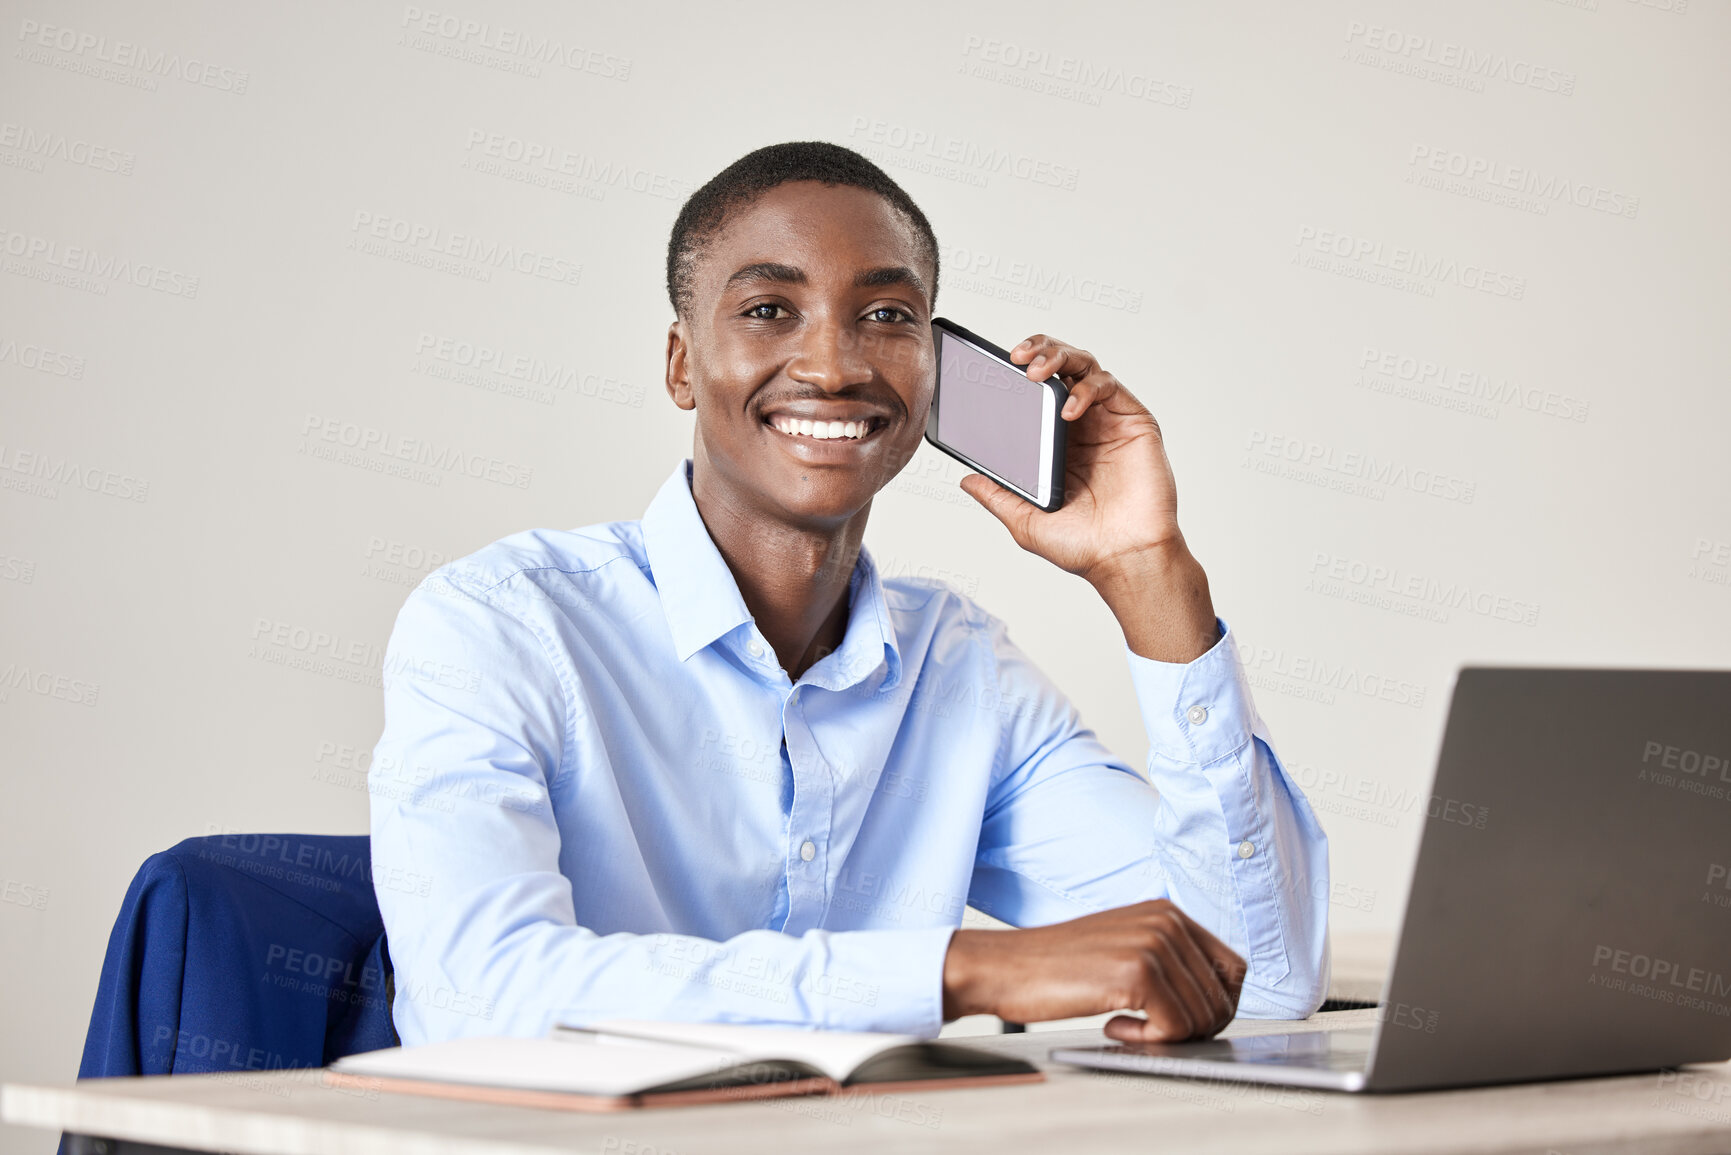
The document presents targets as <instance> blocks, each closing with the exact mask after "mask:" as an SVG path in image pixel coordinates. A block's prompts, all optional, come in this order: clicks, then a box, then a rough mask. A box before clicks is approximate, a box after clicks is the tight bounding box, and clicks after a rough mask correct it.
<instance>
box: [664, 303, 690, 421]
mask: <svg viewBox="0 0 1731 1155" xmlns="http://www.w3.org/2000/svg"><path fill="white" fill-rule="evenodd" d="M690 351H691V343H690V342H689V341H688V340H687V339H686V329H685V322H684V321H675V322H673V324H671V325H669V326H667V395H668V396H669V397H671V398H673V403H674V404H675V405H677V406H679V407H680V408H681V409H695V408H697V402H696V400H694V399H693V398H692V396H691V373H690V360H689V357H688V354H689V353H690Z"/></svg>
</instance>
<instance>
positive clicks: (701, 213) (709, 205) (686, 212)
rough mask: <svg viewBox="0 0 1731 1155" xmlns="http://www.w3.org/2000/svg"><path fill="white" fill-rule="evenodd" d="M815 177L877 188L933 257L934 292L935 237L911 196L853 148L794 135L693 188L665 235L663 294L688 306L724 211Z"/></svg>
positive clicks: (934, 291)
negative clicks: (700, 265) (700, 262)
mask: <svg viewBox="0 0 1731 1155" xmlns="http://www.w3.org/2000/svg"><path fill="white" fill-rule="evenodd" d="M795 180H815V181H821V182H823V183H824V184H827V185H848V186H851V187H853V188H861V189H865V190H866V191H867V192H874V193H877V194H878V195H879V196H881V197H883V198H884V199H885V200H887V201H889V202H890V205H891V207H893V208H894V209H895V210H896V211H897V212H899V213H901V215H902V216H903V217H904V218H905V219H906V220H907V222H908V223H909V224H911V225H912V226H913V227H914V233H915V234H916V236H917V237H918V239H919V244H920V249H921V255H922V256H924V257H925V258H926V259H927V260H929V261H931V263H932V284H931V297H932V300H933V301H936V300H937V296H938V238H937V234H935V233H933V232H932V226H931V222H930V221H928V220H926V214H925V213H922V212H921V211H920V206H918V205H916V204H915V203H914V201H913V198H912V197H910V196H908V194H907V193H906V192H904V191H902V186H901V185H899V184H897V183H896V182H895V181H894V180H892V179H890V175H889V174H888V173H886V172H885V171H884V170H883V169H881V168H879V167H878V166H877V165H875V164H873V163H872V162H871V161H870V160H868V159H866V158H865V157H863V156H861V155H860V154H859V153H857V152H855V151H854V150H853V149H851V148H844V147H843V146H841V145H839V144H830V143H829V142H828V141H823V140H795V141H788V142H787V143H785V144H771V145H767V146H765V147H763V148H760V149H758V150H756V151H755V152H748V153H746V154H745V155H744V156H742V157H740V158H739V159H738V160H736V161H734V162H733V163H732V164H730V165H728V166H727V167H726V168H724V169H722V170H721V171H720V172H718V173H716V174H715V175H714V176H713V177H711V178H710V179H709V183H707V184H705V185H704V186H703V187H702V188H700V189H698V190H697V191H696V192H694V193H692V194H691V196H690V198H689V199H688V200H686V202H685V206H684V207H683V208H681V209H680V210H679V216H677V217H676V218H674V221H673V235H672V236H671V237H669V238H668V241H667V299H668V300H669V301H671V302H672V303H673V311H674V312H675V313H677V314H679V315H680V316H681V317H683V316H685V315H686V312H687V310H688V309H689V308H690V307H691V292H692V288H691V281H692V277H693V275H694V274H695V273H696V270H697V262H698V260H699V259H700V258H701V257H702V256H703V250H704V249H705V247H707V245H708V244H709V242H710V241H711V240H713V239H714V237H715V235H716V234H717V233H719V232H720V231H721V227H722V226H723V225H724V224H726V223H727V218H728V216H729V215H730V214H731V213H732V212H733V211H734V210H735V209H739V208H743V207H744V206H746V205H748V204H750V203H751V202H752V201H754V200H756V199H757V198H758V197H760V196H762V195H763V194H764V193H766V192H768V191H769V190H770V189H772V188H775V187H776V186H778V185H783V184H786V183H787V182H789V181H795Z"/></svg>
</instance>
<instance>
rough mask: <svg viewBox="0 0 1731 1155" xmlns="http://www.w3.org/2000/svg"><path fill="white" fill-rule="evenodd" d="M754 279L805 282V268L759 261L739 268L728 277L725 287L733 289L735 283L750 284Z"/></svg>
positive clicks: (785, 282) (799, 283)
mask: <svg viewBox="0 0 1731 1155" xmlns="http://www.w3.org/2000/svg"><path fill="white" fill-rule="evenodd" d="M753 281H781V282H783V283H784V284H790V285H803V284H805V270H804V269H798V268H795V267H794V266H792V265H783V264H778V263H777V262H775V261H758V262H756V263H755V264H750V265H746V266H745V267H744V268H742V269H739V270H737V271H736V272H735V273H734V274H733V276H731V277H729V278H727V284H725V285H723V286H722V288H723V289H731V288H733V287H734V286H735V285H748V284H750V283H752V282H753Z"/></svg>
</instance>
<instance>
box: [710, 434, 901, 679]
mask: <svg viewBox="0 0 1731 1155" xmlns="http://www.w3.org/2000/svg"><path fill="white" fill-rule="evenodd" d="M711 482H712V478H711V476H710V475H709V474H708V473H707V472H706V471H703V470H702V469H701V468H694V470H693V477H692V484H691V495H692V498H693V499H694V500H695V501H696V503H697V513H698V516H699V517H701V518H702V519H703V524H704V526H705V528H707V529H708V530H709V536H710V539H711V540H712V541H714V542H715V547H716V549H717V550H719V551H720V552H721V556H722V559H723V560H724V561H726V562H727V568H728V569H730V570H732V571H733V580H734V581H735V582H736V583H737V584H738V586H739V593H740V596H741V597H743V598H744V599H745V608H746V609H748V610H750V611H751V616H752V617H753V618H755V619H756V620H757V628H758V629H759V630H760V631H762V633H763V636H764V638H765V640H767V641H768V642H769V645H770V648H771V649H773V650H774V651H775V656H776V657H777V658H778V659H780V661H781V666H782V669H784V670H786V671H787V675H788V677H789V678H790V679H792V680H794V681H798V680H799V677H800V675H802V674H804V673H805V671H806V670H808V669H809V668H811V666H813V665H814V664H816V663H817V661H818V660H819V659H820V658H822V657H823V656H824V655H825V654H827V653H830V652H831V651H833V650H835V649H837V648H839V647H840V646H841V643H842V639H843V638H844V637H845V636H846V634H847V620H848V598H847V593H848V582H849V580H850V578H851V577H852V575H853V568H854V563H855V561H856V560H857V559H858V557H859V549H860V541H861V539H862V538H863V537H864V536H865V523H866V515H867V514H868V513H869V512H870V510H871V506H870V505H867V506H866V507H865V508H864V509H861V510H860V511H859V512H858V513H857V514H855V515H854V516H853V517H851V518H849V519H848V520H847V521H845V522H842V523H840V524H838V525H836V526H835V527H834V528H833V529H814V528H811V527H809V526H794V525H789V524H787V523H786V522H784V521H780V520H778V519H776V518H775V517H774V516H772V515H770V514H768V513H766V512H765V511H763V510H760V509H758V508H756V507H755V506H753V505H751V504H749V503H747V502H744V501H741V500H739V499H738V498H737V497H736V496H735V495H732V494H730V493H728V492H726V491H725V489H724V488H722V487H720V486H717V485H714V484H712V483H711Z"/></svg>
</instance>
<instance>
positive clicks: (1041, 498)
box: [926, 317, 1070, 513]
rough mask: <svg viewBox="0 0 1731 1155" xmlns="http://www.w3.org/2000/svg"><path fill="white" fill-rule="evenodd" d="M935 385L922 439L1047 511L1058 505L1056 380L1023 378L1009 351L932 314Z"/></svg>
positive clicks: (1065, 391) (1060, 444)
mask: <svg viewBox="0 0 1731 1155" xmlns="http://www.w3.org/2000/svg"><path fill="white" fill-rule="evenodd" d="M932 339H933V341H934V342H935V343H936V344H937V347H938V386H937V389H936V391H935V392H934V393H933V394H932V409H931V414H930V415H929V416H928V417H927V418H926V440H927V441H929V442H931V443H932V445H933V446H935V447H936V448H938V449H940V450H942V451H943V452H945V453H947V454H949V455H950V456H951V457H953V458H955V459H956V460H957V461H960V462H961V463H962V464H963V465H966V466H968V467H969V468H971V469H974V470H976V471H977V472H980V473H983V474H985V475H986V476H987V477H989V478H991V479H992V480H993V481H995V482H997V483H998V484H999V485H1001V486H1003V487H1004V488H1005V489H1007V490H1009V491H1010V492H1011V493H1014V494H1016V495H1017V496H1018V497H1021V498H1022V499H1024V500H1026V501H1031V502H1033V503H1034V504H1035V505H1037V506H1039V507H1040V508H1041V509H1043V510H1045V511H1046V512H1048V513H1050V512H1052V511H1053V510H1055V509H1057V508H1059V507H1060V506H1062V505H1063V504H1064V442H1065V440H1066V437H1067V435H1068V432H1069V427H1068V425H1066V423H1065V422H1064V421H1063V420H1062V419H1061V418H1060V417H1059V416H1058V413H1059V411H1060V410H1061V409H1063V407H1064V401H1065V399H1066V398H1068V397H1069V396H1070V390H1069V388H1068V387H1067V386H1065V384H1064V383H1063V382H1062V381H1060V380H1059V379H1058V378H1056V377H1048V378H1046V379H1045V380H1044V381H1030V380H1028V375H1027V373H1026V372H1024V370H1025V369H1026V368H1027V366H1025V365H1022V366H1018V365H1016V364H1015V363H1014V362H1012V361H1011V360H1010V355H1009V354H1008V353H1007V352H1005V351H1004V350H1002V349H1000V348H998V347H997V346H996V345H994V344H992V343H991V342H990V341H988V340H986V339H985V338H984V337H979V336H976V335H975V334H973V333H970V332H968V331H967V330H966V329H964V328H962V327H961V326H960V325H958V324H956V323H955V322H954V321H949V320H945V319H944V318H943V317H934V318H932Z"/></svg>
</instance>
